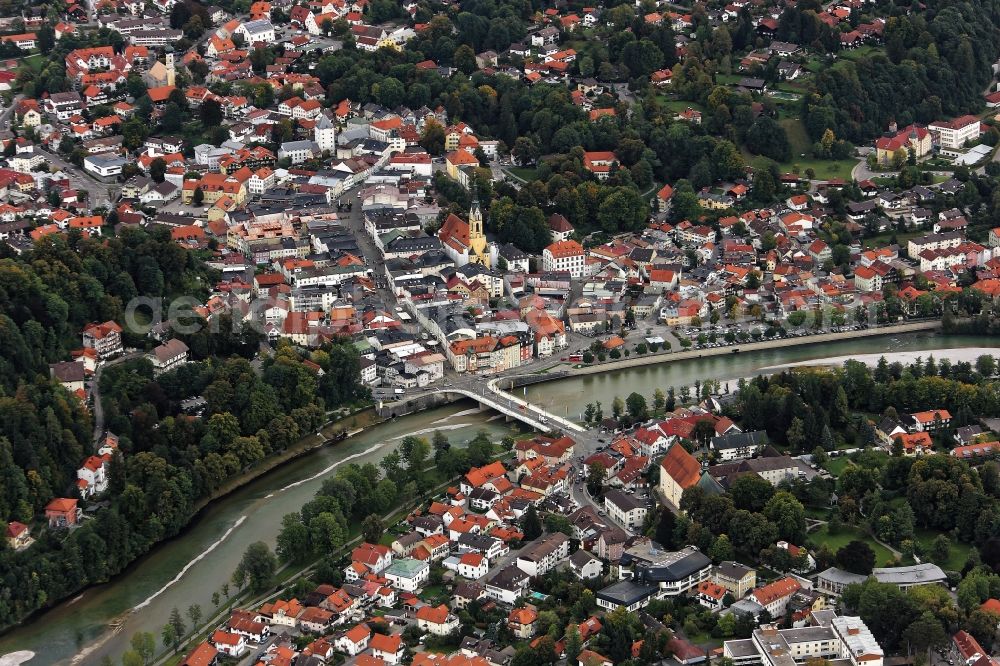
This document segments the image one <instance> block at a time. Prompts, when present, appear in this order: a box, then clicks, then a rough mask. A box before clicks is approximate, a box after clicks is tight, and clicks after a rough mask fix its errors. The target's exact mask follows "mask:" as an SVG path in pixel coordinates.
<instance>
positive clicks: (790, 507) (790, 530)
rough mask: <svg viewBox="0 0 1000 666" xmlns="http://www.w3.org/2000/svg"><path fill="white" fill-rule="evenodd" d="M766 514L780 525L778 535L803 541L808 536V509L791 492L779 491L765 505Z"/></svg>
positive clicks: (795, 541)
mask: <svg viewBox="0 0 1000 666" xmlns="http://www.w3.org/2000/svg"><path fill="white" fill-rule="evenodd" d="M764 516H766V517H767V519H768V520H770V521H771V522H772V523H774V524H775V525H776V526H777V527H778V536H779V537H781V538H782V539H785V540H786V541H789V542H791V543H795V544H797V543H802V541H803V540H804V539H805V536H806V511H805V508H804V507H803V506H802V503H801V502H799V500H797V499H796V498H795V496H794V495H792V494H791V493H790V492H787V491H784V490H782V491H779V492H777V493H775V494H774V495H773V496H772V497H771V499H769V500H768V501H767V504H765V505H764Z"/></svg>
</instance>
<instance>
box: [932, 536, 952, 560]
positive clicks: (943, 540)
mask: <svg viewBox="0 0 1000 666" xmlns="http://www.w3.org/2000/svg"><path fill="white" fill-rule="evenodd" d="M950 548H951V541H950V540H949V539H948V537H946V536H945V535H944V534H939V535H937V536H936V537H935V538H934V541H932V542H931V548H930V553H929V555H930V557H931V560H933V561H934V562H936V563H938V564H944V563H945V562H947V561H948V553H949V549H950Z"/></svg>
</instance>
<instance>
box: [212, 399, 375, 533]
mask: <svg viewBox="0 0 1000 666" xmlns="http://www.w3.org/2000/svg"><path fill="white" fill-rule="evenodd" d="M345 421H350V422H349V423H346V424H345ZM381 422H382V419H381V417H379V415H378V414H377V413H376V411H375V408H374V407H365V408H364V409H360V410H358V411H357V412H353V413H351V414H348V415H347V416H344V417H341V418H339V419H335V420H331V421H327V423H326V425H324V426H323V427H322V428H320V429H319V432H321V433H323V436H322V437H318V436H316V435H315V434H312V435H306V436H305V437H303V438H301V439H300V440H299V441H297V442H295V443H294V444H292V445H291V446H289V447H288V448H287V449H285V450H284V451H282V452H281V453H278V454H275V455H273V456H270V457H268V458H265V459H264V460H262V461H261V462H260V463H259V464H257V465H256V466H254V467H252V468H251V469H248V470H247V471H245V472H243V473H242V474H239V475H237V476H235V477H233V478H232V479H229V480H228V481H227V482H226V483H223V484H222V485H221V486H219V487H218V488H217V489H216V490H215V492H213V493H212V494H211V495H208V496H207V497H204V498H202V499H201V500H199V501H198V502H197V503H196V504H195V510H194V514H193V515H192V520H194V517H195V516H197V515H198V512H200V511H201V510H202V509H204V508H205V507H207V506H208V505H209V504H211V503H212V502H215V501H217V500H220V499H222V498H223V497H225V496H227V495H229V494H231V493H233V492H234V491H236V490H239V489H240V488H242V487H243V486H245V485H247V484H248V483H250V482H252V481H256V480H257V479H259V478H260V477H262V476H264V475H265V474H268V473H269V472H272V471H274V470H276V469H278V468H279V467H283V466H285V465H287V464H288V463H290V462H292V461H293V460H296V459H298V458H301V457H302V456H305V455H308V454H310V453H313V452H314V451H316V449H320V448H322V447H324V446H326V445H327V444H336V443H338V442H340V441H343V439H346V438H347V437H354V436H355V435H359V434H361V433H362V432H364V431H365V430H367V429H368V428H371V427H373V426H376V425H378V424H379V423H381ZM340 431H346V433H347V434H346V436H345V437H344V438H343V439H337V438H336V436H338V435H339V434H340Z"/></svg>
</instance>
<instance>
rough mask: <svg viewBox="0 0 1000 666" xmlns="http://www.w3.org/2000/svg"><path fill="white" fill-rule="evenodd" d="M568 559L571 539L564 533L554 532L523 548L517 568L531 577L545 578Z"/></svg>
mask: <svg viewBox="0 0 1000 666" xmlns="http://www.w3.org/2000/svg"><path fill="white" fill-rule="evenodd" d="M567 557H569V537H568V536H566V535H565V534H563V533H562V532H553V533H551V534H547V535H545V536H543V537H540V538H538V539H536V540H535V541H533V542H531V543H529V544H527V545H525V546H524V547H523V548H521V550H520V552H519V553H518V556H517V568H518V569H520V570H521V571H523V572H525V573H526V574H528V575H529V576H531V577H536V576H544V575H545V574H546V573H548V572H549V571H551V570H552V569H553V568H554V567H555V566H556V564H558V563H559V562H560V561H562V560H564V559H566V558H567Z"/></svg>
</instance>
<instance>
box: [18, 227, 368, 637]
mask: <svg viewBox="0 0 1000 666" xmlns="http://www.w3.org/2000/svg"><path fill="white" fill-rule="evenodd" d="M0 275H2V276H4V277H0V339H3V341H4V342H5V344H4V345H3V346H2V349H0V415H2V418H0V476H2V477H3V479H4V480H5V482H4V483H3V484H0V485H2V488H0V520H4V521H9V520H19V521H22V522H26V523H29V524H31V523H32V519H33V516H35V515H38V512H39V511H40V510H41V509H42V508H43V507H44V506H45V505H46V504H47V503H48V502H49V500H51V499H52V498H53V497H67V496H68V497H72V496H74V495H73V493H74V485H75V481H76V469H77V468H78V467H79V466H80V464H81V461H82V460H83V459H84V458H85V457H86V455H88V454H90V453H91V452H92V451H93V447H92V443H91V441H90V439H91V437H92V434H91V433H92V428H93V424H92V421H91V417H90V414H89V412H88V411H87V409H86V408H85V406H84V405H83V404H81V403H80V401H79V400H78V398H77V397H76V396H73V395H71V394H69V393H68V392H67V391H66V390H65V389H64V388H62V387H61V386H60V385H59V384H58V383H57V382H55V381H53V380H50V379H49V373H48V364H49V363H50V362H54V361H58V360H64V359H65V358H67V357H68V356H69V352H70V350H72V349H76V348H79V347H80V345H81V342H80V331H81V329H82V328H83V326H84V325H85V324H86V323H88V322H90V321H105V320H108V319H117V320H119V321H121V320H122V315H123V313H124V312H125V308H126V307H127V304H128V302H129V301H130V300H131V299H133V298H135V297H136V296H144V297H147V298H150V299H152V303H154V304H155V303H157V302H158V301H159V300H160V299H166V298H168V297H174V296H179V295H190V296H194V297H195V298H196V299H199V300H201V299H204V297H205V295H206V292H205V291H204V286H203V285H207V284H211V282H210V280H211V279H212V278H213V276H212V275H211V274H210V272H209V271H207V270H206V269H205V268H204V266H203V265H202V264H201V263H200V262H199V261H198V260H197V259H196V257H195V256H194V255H193V254H192V253H189V252H187V251H185V250H183V249H182V248H180V247H179V246H177V245H176V243H173V242H172V241H171V240H170V235H169V231H168V230H167V229H153V230H151V231H148V232H147V231H142V230H126V231H125V232H124V233H123V234H122V235H121V236H118V237H113V238H105V239H84V238H80V237H79V236H76V235H73V234H71V235H70V236H69V237H68V238H61V237H59V236H49V237H48V238H46V239H44V240H43V241H41V242H39V243H38V245H37V246H36V248H35V249H34V250H33V251H32V252H30V253H29V254H27V255H25V256H22V257H12V256H10V257H5V258H2V259H0ZM216 323H217V324H218V326H216V327H215V328H214V329H213V328H211V327H208V326H205V327H203V328H202V329H201V330H199V331H198V332H196V333H192V334H188V335H185V336H183V337H184V339H185V340H186V341H187V342H188V344H189V345H190V347H191V351H192V356H193V358H194V362H192V363H189V364H187V365H184V366H181V367H179V368H177V369H175V370H173V371H171V372H167V373H164V374H162V375H159V376H154V374H153V368H152V364H151V363H150V361H149V360H147V359H146V358H144V357H140V358H135V359H131V360H128V361H125V362H123V363H120V364H117V365H113V366H109V367H106V368H104V369H103V371H102V373H101V376H100V383H99V389H100V394H101V397H102V402H101V404H102V407H103V410H104V415H105V426H106V427H107V428H108V429H109V430H110V431H112V432H114V433H116V434H117V435H119V437H120V439H119V453H118V454H116V455H115V457H114V458H113V460H112V462H111V465H110V472H109V476H110V481H109V490H108V492H107V497H106V499H108V500H109V501H110V506H108V507H107V508H104V509H101V510H99V511H97V512H96V514H95V517H94V519H93V520H88V521H85V522H84V523H83V525H82V526H81V527H80V528H78V529H76V530H74V531H72V532H70V533H69V534H64V533H59V532H58V531H52V530H44V529H42V528H41V527H39V528H38V529H36V530H34V533H35V534H36V535H37V536H38V537H39V540H38V542H37V543H36V544H34V545H33V546H32V547H31V548H29V549H27V550H25V551H22V552H18V553H14V552H13V551H11V550H10V549H9V548H7V547H6V543H5V544H4V546H3V548H2V550H0V572H2V574H0V575H2V577H3V584H2V588H3V590H4V593H3V594H2V595H0V625H8V624H11V623H14V622H17V621H19V620H21V619H23V618H24V617H25V616H27V615H28V614H29V613H31V612H32V611H34V610H37V609H38V608H41V607H44V606H46V605H49V604H51V603H54V602H56V601H58V600H59V599H61V598H63V597H65V596H67V595H69V594H71V593H73V592H75V591H77V590H79V589H80V588H82V587H84V586H86V585H87V584H89V583H94V582H101V581H105V580H107V579H108V577H109V576H111V575H114V574H116V573H118V572H120V571H121V570H122V569H123V568H124V567H125V566H126V565H127V564H128V563H129V562H131V561H132V560H133V559H135V557H137V556H138V555H141V554H142V553H144V552H146V551H147V550H148V549H149V548H150V547H151V546H152V545H153V544H155V543H156V542H157V541H159V540H161V539H163V538H166V537H169V536H173V535H176V534H177V533H178V532H179V531H180V529H181V528H182V527H183V526H184V525H185V524H187V522H188V520H190V518H191V516H192V515H193V513H194V509H195V507H196V506H197V504H198V502H200V501H203V500H204V499H205V498H207V497H208V496H210V495H211V493H213V492H215V491H216V490H218V489H219V488H220V487H221V486H222V484H223V483H224V482H226V481H227V480H229V479H231V478H232V477H233V476H234V475H236V474H239V473H240V472H242V471H243V470H245V469H247V468H248V467H250V466H252V465H253V464H254V463H256V462H257V461H260V460H262V459H263V458H265V457H266V456H268V455H270V454H272V453H275V452H279V451H282V450H283V449H285V448H287V447H288V446H290V445H292V444H293V443H295V442H296V441H297V440H298V439H299V438H300V437H301V436H303V435H304V434H307V433H310V432H313V431H315V429H316V428H317V427H319V426H320V425H322V424H323V423H324V422H325V421H326V420H327V419H326V410H327V409H336V408H338V407H340V406H342V405H345V404H350V403H353V402H356V401H358V400H359V399H361V398H363V397H364V392H363V390H362V389H361V387H360V385H359V384H358V381H359V376H360V369H359V361H358V356H357V352H356V351H355V349H354V347H353V346H352V345H351V344H350V343H349V342H347V341H337V342H334V343H332V344H328V345H326V346H324V347H322V348H320V349H318V350H315V351H313V352H312V353H311V354H310V355H309V356H308V357H306V356H303V355H302V353H300V352H299V351H298V350H297V349H295V348H293V347H292V346H291V345H288V344H283V345H280V346H279V348H278V349H277V351H276V352H275V353H274V355H273V356H271V357H270V358H267V359H266V360H265V361H264V362H263V364H262V368H261V369H260V370H256V369H254V368H253V367H252V366H251V365H250V363H249V361H248V360H247V359H248V358H251V357H252V356H253V355H254V354H256V352H257V350H258V343H259V341H260V334H259V333H257V332H256V331H253V330H251V329H250V328H249V327H245V326H235V327H234V326H233V322H232V321H231V320H230V318H229V317H226V316H223V317H221V318H220V319H219V321H217V322H216ZM124 335H125V338H126V344H127V345H136V346H139V347H140V348H149V347H150V346H152V345H153V344H154V343H153V342H152V341H151V340H149V339H147V338H146V337H145V336H144V335H141V334H139V333H133V332H130V331H128V330H126V332H125V333H124ZM241 356H243V357H241ZM307 358H308V360H310V361H312V362H314V363H315V364H317V365H318V366H319V367H320V368H321V369H322V370H323V375H322V376H317V374H316V373H315V372H314V371H313V370H311V369H309V368H308V367H307V366H306V365H304V364H303V361H304V360H306V359H307ZM199 395H201V396H203V397H204V398H205V400H206V407H205V410H204V413H203V414H202V415H201V417H200V418H196V417H192V416H190V415H187V414H185V413H183V412H182V411H181V402H182V401H184V400H185V399H188V398H192V397H195V396H199Z"/></svg>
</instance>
